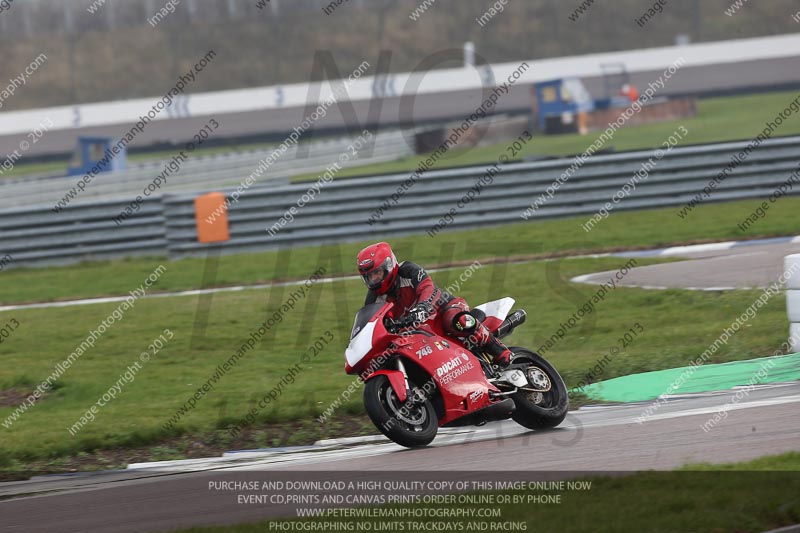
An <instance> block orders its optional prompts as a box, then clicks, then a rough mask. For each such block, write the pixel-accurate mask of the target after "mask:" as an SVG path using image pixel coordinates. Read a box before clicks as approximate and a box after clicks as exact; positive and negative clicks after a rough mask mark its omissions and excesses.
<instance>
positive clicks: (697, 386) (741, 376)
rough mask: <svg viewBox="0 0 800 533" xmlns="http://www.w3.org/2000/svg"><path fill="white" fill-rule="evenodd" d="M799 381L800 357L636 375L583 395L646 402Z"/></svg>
mask: <svg viewBox="0 0 800 533" xmlns="http://www.w3.org/2000/svg"><path fill="white" fill-rule="evenodd" d="M795 380H800V353H796V354H791V355H778V356H775V357H763V358H760V359H750V360H747V361H734V362H732V363H720V364H716V365H708V364H706V365H700V366H685V367H681V368H670V369H667V370H658V371H656V372H645V373H643V374H632V375H630V376H622V377H619V378H614V379H609V380H608V381H601V382H599V383H592V384H591V385H587V386H586V387H584V389H583V390H582V391H581V392H583V393H584V394H586V396H588V397H589V398H591V399H593V400H603V401H607V402H642V401H646V400H653V399H655V398H658V397H659V396H661V395H664V394H687V393H691V392H708V391H717V390H727V389H731V388H733V387H736V386H740V385H741V386H747V385H750V384H761V383H779V382H782V381H795Z"/></svg>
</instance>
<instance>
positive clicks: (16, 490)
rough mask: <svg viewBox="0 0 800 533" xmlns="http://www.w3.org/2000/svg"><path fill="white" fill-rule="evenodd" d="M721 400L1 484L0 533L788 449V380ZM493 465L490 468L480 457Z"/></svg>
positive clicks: (106, 525) (798, 394) (797, 388)
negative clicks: (384, 480)
mask: <svg viewBox="0 0 800 533" xmlns="http://www.w3.org/2000/svg"><path fill="white" fill-rule="evenodd" d="M733 393H734V391H728V392H724V393H716V394H703V395H695V396H689V397H683V398H676V399H671V400H669V401H668V402H666V403H664V404H662V405H661V406H660V408H659V409H658V410H657V411H656V412H655V414H653V415H652V416H651V417H650V418H648V419H646V420H644V421H643V422H642V423H641V424H640V423H639V422H638V421H637V419H638V417H641V416H642V415H643V413H644V409H645V408H647V406H648V405H649V404H648V403H641V404H627V405H616V406H604V407H593V408H583V409H580V410H578V411H575V412H573V413H572V414H570V415H569V417H568V418H567V420H566V421H565V422H564V423H563V424H562V426H561V427H560V428H558V429H556V430H552V431H549V432H531V431H528V430H525V429H524V428H522V427H520V426H517V425H516V424H514V423H513V422H510V421H508V422H502V423H494V424H488V425H486V426H484V427H483V428H478V429H475V430H468V431H464V430H461V431H460V432H454V433H452V434H450V435H447V436H444V435H443V436H440V437H439V438H437V439H436V440H435V441H434V442H433V444H432V446H430V447H427V448H424V449H417V450H405V449H402V448H400V447H399V446H397V445H395V444H391V443H388V444H366V445H360V446H354V445H349V446H341V447H335V446H334V447H327V448H326V447H320V448H321V449H320V450H319V451H304V450H300V451H296V452H295V453H287V451H283V452H261V453H247V454H235V455H234V456H233V457H228V458H217V459H213V460H207V461H190V462H188V463H184V464H180V463H173V464H171V465H170V464H166V465H163V466H161V467H159V466H158V465H152V467H150V468H141V469H138V470H137V469H133V470H128V471H118V472H111V473H100V474H94V475H74V476H48V477H42V478H34V479H32V480H29V481H22V482H13V483H5V484H3V485H0V497H2V498H12V499H7V500H4V501H0V530H2V531H4V532H11V531H14V532H16V531H19V532H33V531H37V532H38V531H63V532H72V531H76V532H77V531H83V532H85V531H105V532H117V531H157V530H165V529H168V528H174V527H188V526H191V525H201V524H204V525H212V524H233V523H241V522H248V521H257V520H259V519H266V518H269V517H276V516H285V515H286V513H287V512H288V511H287V507H286V506H281V505H277V504H262V505H241V504H239V503H237V498H236V495H235V493H219V492H218V491H214V490H210V488H209V482H211V481H234V480H245V479H247V480H259V481H260V482H261V481H267V480H275V479H316V480H331V479H338V480H360V479H368V478H369V474H370V472H375V473H377V472H381V473H383V474H385V473H386V472H394V473H396V474H400V475H402V476H403V477H404V478H407V479H417V478H420V479H433V480H435V479H444V478H445V477H446V476H447V474H445V473H444V472H470V473H472V474H473V475H472V476H465V478H469V477H472V478H474V477H475V474H476V473H477V472H479V471H483V472H484V474H485V475H486V479H498V474H496V472H497V471H501V470H502V471H508V474H507V475H508V476H511V477H516V478H519V477H520V476H523V473H526V472H527V473H528V474H526V475H527V476H528V477H527V479H558V478H563V477H568V476H575V475H581V473H586V472H595V473H598V472H609V471H614V472H628V471H635V470H645V469H656V470H660V469H672V468H675V467H678V466H681V465H684V464H686V463H694V462H715V463H718V462H734V461H744V460H749V459H754V458H756V457H759V456H762V455H765V454H774V453H782V452H787V451H792V450H798V449H800V440H799V439H798V435H799V434H800V417H798V416H797V409H798V403H800V383H789V384H777V385H771V386H765V387H762V388H758V389H755V390H753V391H752V392H750V394H749V395H745V397H744V398H743V399H742V400H741V401H740V402H738V403H736V404H735V405H731V402H732V398H733ZM726 405H727V407H728V408H729V409H730V410H729V414H728V416H727V418H726V419H724V420H723V421H722V422H721V423H720V424H719V425H718V426H716V427H714V428H713V429H712V430H711V431H708V432H706V431H704V430H703V429H702V427H701V426H702V425H703V424H704V423H706V421H707V420H708V419H709V418H710V417H711V416H713V414H714V413H716V412H718V411H719V410H720V409H723V408H725V407H726ZM498 457H499V458H502V460H501V461H495V460H486V459H488V458H498ZM310 472H311V473H310ZM313 472H316V473H313ZM426 476H427V477H426ZM523 477H524V476H523ZM501 479H502V478H501Z"/></svg>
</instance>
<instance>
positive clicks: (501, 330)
mask: <svg viewBox="0 0 800 533" xmlns="http://www.w3.org/2000/svg"><path fill="white" fill-rule="evenodd" d="M526 317H527V315H526V313H525V310H524V309H517V310H516V311H514V312H513V313H511V314H510V315H508V316H507V317H506V319H505V320H503V322H502V324H500V327H498V328H497V335H496V336H497V338H498V339H502V338H503V337H505V336H506V335H508V334H509V333H511V332H512V331H514V328H516V327H517V326H519V325H521V324H524V323H525V318H526Z"/></svg>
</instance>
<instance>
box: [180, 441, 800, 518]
mask: <svg viewBox="0 0 800 533" xmlns="http://www.w3.org/2000/svg"><path fill="white" fill-rule="evenodd" d="M798 470H800V454H798V453H787V454H783V455H777V456H769V457H764V458H760V459H757V460H755V461H750V462H745V463H735V464H728V465H708V466H707V467H706V468H705V471H686V469H680V470H678V471H672V472H653V471H650V472H639V473H635V474H629V475H622V476H591V475H579V476H577V479H578V480H580V481H583V482H590V483H591V487H590V488H589V489H588V490H574V489H573V490H563V491H550V492H546V491H536V492H534V491H528V492H526V491H514V492H494V493H483V494H494V497H495V498H498V497H500V496H501V495H502V496H510V497H512V498H513V497H514V496H523V497H526V498H527V496H533V495H539V496H541V495H545V494H551V495H552V494H560V495H561V499H560V503H551V504H535V503H531V504H510V503H500V504H495V505H485V504H484V505H481V504H472V505H470V504H460V505H459V504H456V505H452V504H440V505H432V504H420V505H416V506H413V507H411V506H391V507H393V508H415V509H418V508H435V509H439V510H441V509H443V508H447V509H469V508H499V509H500V512H501V516H502V518H500V519H497V518H495V519H465V518H461V519H459V518H455V519H454V518H447V519H438V518H432V519H428V520H430V521H432V522H438V523H440V524H442V525H449V526H451V527H453V526H456V525H457V524H462V525H463V526H464V527H465V528H464V529H461V531H470V528H469V527H467V525H468V524H469V522H470V521H473V522H484V521H485V522H492V521H503V522H510V523H512V524H520V523H522V522H524V523H525V524H526V525H527V531H559V532H561V531H563V532H565V533H583V532H586V533H596V532H600V533H607V532H615V533H616V532H620V533H627V532H629V531H637V532H645V531H646V532H653V533H657V532H658V533H660V532H664V533H675V532H688V531H704V532H705V531H709V532H714V533H749V532H752V533H759V532H762V531H766V530H772V529H776V528H779V527H782V526H788V525H793V524H797V523H798V522H800V496H798V495H799V494H800V476H798V475H797V471H798ZM457 479H459V478H457ZM498 479H501V478H498ZM532 479H533V478H532ZM350 492H355V491H350ZM471 494H473V495H478V494H481V493H471ZM296 507H308V506H302V505H299V506H296ZM387 507H389V506H387ZM322 520H325V521H327V522H336V523H338V524H340V526H339V528H338V529H335V528H334V527H335V526H334V527H332V528H331V529H332V530H334V531H336V530H339V531H346V530H347V529H346V527H347V526H348V525H351V526H352V527H353V530H354V531H355V530H357V529H356V522H359V523H361V524H363V523H364V521H369V522H372V523H373V525H375V526H377V524H378V523H379V522H378V521H377V519H369V518H367V519H364V518H355V519H346V518H345V519H343V518H329V517H326V518H324V519H316V520H315V519H307V520H305V521H304V522H305V523H307V524H311V523H319V522H321V521H322ZM391 520H392V519H385V521H384V524H386V523H388V522H391ZM394 520H395V521H400V522H403V521H404V519H394ZM421 520H425V519H409V521H417V522H419V521H421ZM276 522H279V523H280V524H282V525H285V526H287V527H288V526H289V522H290V521H289V520H281V521H275V520H270V521H263V522H259V523H253V524H240V525H236V526H225V527H208V528H206V527H196V528H190V529H182V530H181V531H183V532H187V533H188V532H194V533H201V532H202V533H215V532H222V531H226V532H235V533H249V532H255V531H276V530H280V529H279V526H278V524H277V523H276ZM431 525H432V524H431ZM309 527H310V525H309ZM440 527H441V526H440ZM309 530H312V529H309ZM374 530H378V529H377V527H376V528H375V529H374ZM411 530H412V531H413V530H414V529H413V528H412V529H411ZM441 530H442V531H458V529H441ZM287 531H288V529H287ZM380 531H409V528H408V527H406V528H404V529H392V527H391V526H388V527H386V526H384V527H382V528H381V529H380Z"/></svg>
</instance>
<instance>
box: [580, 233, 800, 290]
mask: <svg viewBox="0 0 800 533" xmlns="http://www.w3.org/2000/svg"><path fill="white" fill-rule="evenodd" d="M797 240H798V241H800V239H797ZM665 252H666V253H662V254H658V255H655V254H651V253H644V254H637V253H635V252H634V253H630V254H628V253H622V254H615V255H622V256H625V257H636V256H650V257H655V256H658V257H679V258H685V259H688V260H687V261H677V262H673V263H663V264H659V265H648V266H643V267H635V268H633V269H631V270H630V271H629V272H628V273H627V274H626V275H625V277H624V278H623V279H622V280H620V281H619V282H618V284H617V286H621V287H640V288H645V289H668V288H674V289H695V290H707V291H711V290H732V289H742V288H763V287H766V286H768V285H769V284H771V283H774V282H775V281H776V280H777V279H778V277H780V275H781V274H782V273H783V258H784V257H785V256H787V255H790V254H797V253H800V242H786V241H781V242H768V241H767V242H762V243H753V244H749V245H747V244H745V245H744V246H735V247H731V248H727V249H726V248H724V247H722V246H719V245H700V246H687V247H676V248H671V249H669V250H666V251H665ZM612 274H614V272H613V271H612V272H598V273H595V274H588V275H585V276H578V277H576V278H573V280H572V281H575V282H580V283H590V284H597V285H599V284H602V283H606V282H608V279H609V277H610V276H611V275H612Z"/></svg>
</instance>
